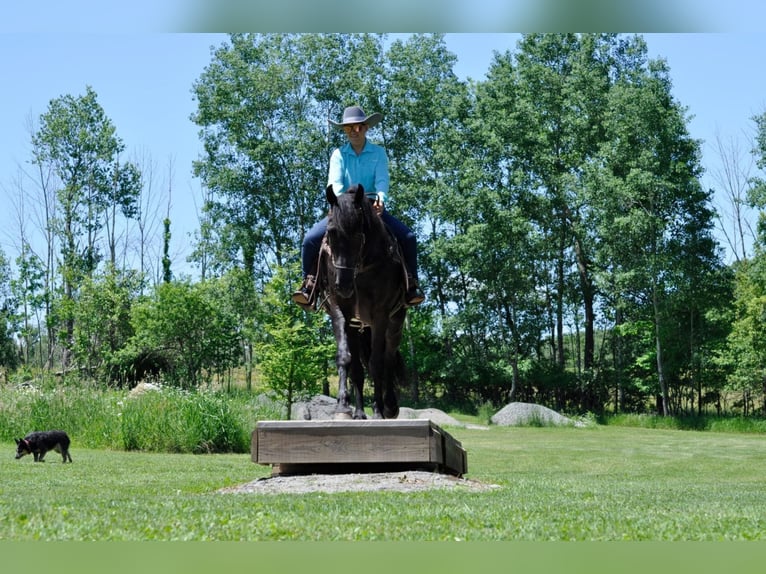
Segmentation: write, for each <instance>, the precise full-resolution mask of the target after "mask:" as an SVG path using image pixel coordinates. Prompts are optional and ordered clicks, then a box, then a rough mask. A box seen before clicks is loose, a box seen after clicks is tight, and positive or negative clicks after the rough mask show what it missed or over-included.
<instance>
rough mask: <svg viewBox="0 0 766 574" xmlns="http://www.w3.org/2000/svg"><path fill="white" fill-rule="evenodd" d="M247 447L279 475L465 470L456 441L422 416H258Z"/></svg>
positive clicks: (464, 458) (456, 472)
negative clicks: (308, 418) (260, 418)
mask: <svg viewBox="0 0 766 574" xmlns="http://www.w3.org/2000/svg"><path fill="white" fill-rule="evenodd" d="M250 448H251V456H252V460H253V462H255V463H258V464H263V465H271V466H272V473H273V474H279V475H284V474H317V473H344V472H395V471H401V470H430V471H438V472H443V473H446V474H453V475H456V476H463V475H464V474H465V473H466V472H467V471H468V462H467V456H466V452H465V450H463V447H462V445H461V444H460V442H458V441H457V440H455V439H454V438H453V437H452V436H451V435H450V434H449V433H447V432H445V431H444V430H443V429H441V428H440V427H439V426H438V425H436V424H434V423H433V422H431V421H430V420H428V419H408V420H398V419H393V420H341V421H336V420H321V421H320V420H317V421H313V420H312V421H261V422H259V423H257V425H256V428H255V430H254V431H253V433H252V440H251V447H250Z"/></svg>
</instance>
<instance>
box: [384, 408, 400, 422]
mask: <svg viewBox="0 0 766 574" xmlns="http://www.w3.org/2000/svg"><path fill="white" fill-rule="evenodd" d="M398 417H399V407H396V408H393V409H392V408H388V407H385V408H384V409H383V418H386V419H395V418H398Z"/></svg>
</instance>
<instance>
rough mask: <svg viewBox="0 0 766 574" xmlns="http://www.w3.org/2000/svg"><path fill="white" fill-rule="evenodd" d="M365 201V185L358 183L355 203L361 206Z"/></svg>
mask: <svg viewBox="0 0 766 574" xmlns="http://www.w3.org/2000/svg"><path fill="white" fill-rule="evenodd" d="M363 201H364V187H362V184H361V183H360V184H357V186H356V193H355V194H354V203H356V204H357V205H359V206H361V205H362V202H363Z"/></svg>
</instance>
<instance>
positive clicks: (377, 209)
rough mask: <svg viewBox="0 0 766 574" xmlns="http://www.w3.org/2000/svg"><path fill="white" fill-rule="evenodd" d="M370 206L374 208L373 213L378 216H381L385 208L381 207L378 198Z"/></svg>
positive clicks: (381, 200)
mask: <svg viewBox="0 0 766 574" xmlns="http://www.w3.org/2000/svg"><path fill="white" fill-rule="evenodd" d="M372 206H373V207H374V208H375V213H377V214H378V215H383V211H384V210H385V206H384V205H383V198H382V197H380V196H378V197H377V199H376V200H375V201H373V202H372Z"/></svg>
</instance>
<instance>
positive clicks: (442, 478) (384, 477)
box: [218, 470, 499, 494]
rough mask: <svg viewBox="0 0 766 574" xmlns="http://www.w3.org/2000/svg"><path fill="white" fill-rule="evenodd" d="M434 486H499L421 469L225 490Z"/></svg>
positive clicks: (288, 479) (272, 481) (290, 479)
mask: <svg viewBox="0 0 766 574" xmlns="http://www.w3.org/2000/svg"><path fill="white" fill-rule="evenodd" d="M434 488H448V489H453V490H465V491H482V490H492V489H495V488H499V486H498V485H495V484H484V483H481V482H478V481H475V480H468V479H465V478H458V477H456V476H451V475H448V474H441V473H438V472H428V471H421V470H413V471H403V472H371V473H348V474H308V475H294V476H270V477H266V478H260V479H258V480H254V481H253V482H249V483H246V484H240V485H236V486H229V487H226V488H222V489H221V490H219V491H218V492H220V493H223V494H303V493H308V492H326V493H334V492H364V491H367V492H380V491H393V492H417V491H422V490H430V489H434Z"/></svg>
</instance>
